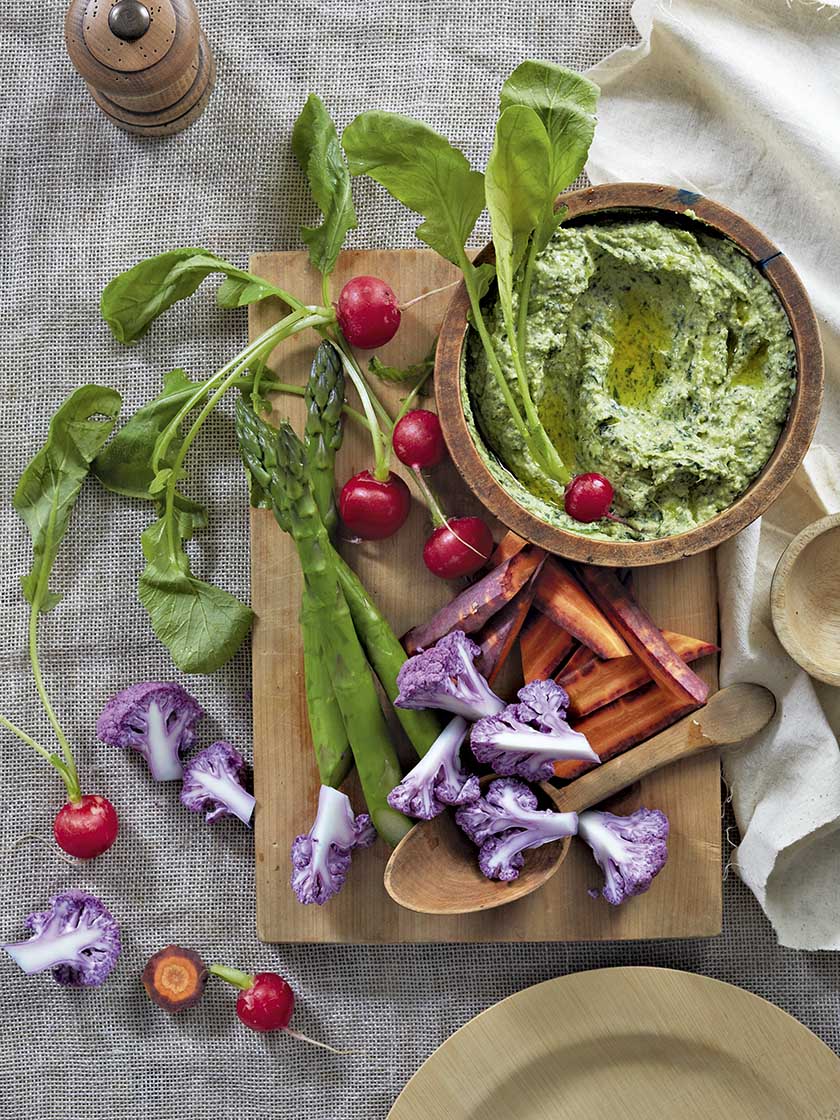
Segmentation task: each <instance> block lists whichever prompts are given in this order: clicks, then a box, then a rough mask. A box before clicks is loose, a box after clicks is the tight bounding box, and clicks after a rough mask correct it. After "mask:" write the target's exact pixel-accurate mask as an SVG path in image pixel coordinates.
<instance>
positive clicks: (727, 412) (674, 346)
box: [463, 219, 796, 540]
mask: <svg viewBox="0 0 840 1120" xmlns="http://www.w3.org/2000/svg"><path fill="white" fill-rule="evenodd" d="M485 317H486V321H487V325H488V329H489V330H490V333H491V335H492V338H493V343H494V345H495V347H496V349H497V352H498V353H499V355H500V357H501V358H502V367H503V369H504V371H505V376H506V378H507V380H508V383H509V384H510V386H511V389H512V392H513V394H514V397H515V398H516V400H517V402H519V401H520V397H519V394H518V392H517V388H516V375H515V373H514V370H513V365H512V363H511V361H510V352H509V348H508V344H507V336H506V334H505V331H504V325H503V322H502V314H501V309H500V308H499V306H498V304H497V303H494V300H493V296H492V293H491V295H490V297H488V299H487V300H485ZM526 370H527V376H528V379H529V382H530V387H531V394H532V397H533V400H534V403H535V405H536V406H537V409H538V411H539V415H540V419H541V420H542V423H543V425H544V427H545V429H546V431H547V433H548V435H549V437H550V438H551V440H552V442H553V443H554V445H555V447H556V448H557V450H558V452H559V453H560V456H561V457H562V459H563V461H564V463H565V464H566V466H568V467H569V469H570V471H571V472H572V473H573V474H581V473H583V472H585V471H597V472H598V473H599V474H602V475H605V476H606V477H607V478H608V479H609V480H610V482H612V484H613V486H614V487H615V501H614V507H613V508H614V511H615V512H616V513H617V514H619V515H620V516H622V517H624V518H626V520H627V521H628V522H629V525H630V527H629V528H628V527H627V526H625V525H622V524H620V523H617V522H613V521H599V522H595V523H593V524H591V525H586V524H582V523H581V522H579V521H575V520H573V519H572V518H570V517H569V516H568V515H567V514H566V513H565V511H564V510H563V488H562V486H560V485H559V484H558V483H556V482H555V481H553V480H552V479H550V478H548V477H547V476H546V475H545V474H543V473H542V472H541V470H540V468H539V467H538V466H537V465H536V463H535V462H534V460H533V459H532V457H531V455H530V454H529V452H528V450H527V448H526V447H525V445H524V443H523V441H522V438H521V436H520V435H519V433H518V431H517V429H516V427H515V426H514V424H513V422H512V420H511V418H510V414H509V412H508V410H507V408H506V406H505V403H504V400H503V399H502V394H501V392H500V391H499V388H498V385H497V384H496V381H495V378H494V376H493V373H492V371H491V370H489V369H488V367H487V363H486V359H485V356H484V352H483V350H482V347H481V343H480V341H479V340H478V337H477V335H476V333H475V331H470V336H469V340H468V344H467V347H466V352H465V360H464V382H463V400H464V409H465V412H466V415H467V421H468V423H469V424H470V426H471V428H472V430H473V432H474V433H475V434H476V445H477V447H478V449H479V452H480V454H481V456H482V458H483V459H484V461H485V463H486V464H487V466H488V467H489V469H490V471H491V472H492V474H493V475H494V477H495V478H496V480H497V481H498V482H499V483H500V484H501V485H502V486H503V487H504V488H505V489H506V490H507V491H508V492H509V493H510V495H511V496H512V497H513V498H514V499H516V501H518V502H519V503H520V504H521V505H523V506H525V507H527V508H528V509H529V510H530V511H531V512H532V513H534V514H535V515H536V516H538V517H540V518H542V519H543V520H544V521H547V522H550V523H551V524H553V525H557V526H559V527H561V528H563V529H569V530H572V531H574V532H577V533H585V534H587V535H590V536H593V537H600V538H609V539H618V540H622V539H633V540H638V539H646V540H649V539H653V538H656V537H665V536H671V535H672V534H675V533H682V532H685V531H686V530H688V529H691V528H693V527H694V526H695V525H699V524H701V523H702V522H704V521H708V520H709V518H711V517H713V516H714V515H715V514H716V513H718V512H719V511H721V510H723V509H725V508H726V507H727V506H729V505H731V504H732V502H733V501H734V500H735V499H736V498H737V497H738V496H739V495H740V494H741V493H743V491H744V490H745V489H746V488H747V486H748V485H749V483H750V482H751V481H752V479H753V478H754V477H755V476H756V475H757V474H758V472H759V471H760V470H761V468H762V467H763V466H764V464H765V463H766V462H767V460H768V458H769V457H770V454H771V453H772V451H773V448H774V447H775V445H776V441H777V440H778V437H779V433H780V431H781V428H782V426H783V424H784V421H785V417H786V416H787V412H788V408H789V406H790V400H791V396H792V394H793V390H794V387H795V384H796V359H795V348H794V343H793V338H792V336H791V331H790V324H789V323H788V320H787V316H786V315H785V313H784V311H783V309H782V307H781V304H780V303H779V301H778V299H777V298H776V295H775V293H774V291H773V289H772V288H771V286H770V284H769V283H768V281H767V280H766V278H765V277H764V276H763V275H762V274H761V273H760V272H759V270H758V269H757V268H756V267H754V265H753V264H752V263H751V262H750V261H749V260H748V259H747V257H745V256H744V255H743V253H741V251H740V250H739V249H737V248H736V246H735V245H734V244H733V243H732V242H731V241H728V240H727V239H725V238H724V237H721V236H718V235H716V234H714V233H710V232H707V230H706V228H705V227H703V226H702V225H701V224H700V223H698V224H697V227H696V230H691V231H689V230H687V229H684V228H680V227H678V226H672V225H666V224H663V223H661V222H657V221H646V220H641V219H639V220H634V219H627V220H623V221H604V222H590V223H588V224H583V225H576V226H569V227H561V228H560V229H558V231H557V233H556V234H555V235H554V237H553V239H552V241H551V242H550V244H549V245H548V246H547V248H546V249H545V250H544V251H543V252H542V253H541V254H540V256H539V258H538V260H537V264H536V268H535V270H534V277H533V284H532V288H531V299H530V304H529V311H528V334H527V344H526Z"/></svg>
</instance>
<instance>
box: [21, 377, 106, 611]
mask: <svg viewBox="0 0 840 1120" xmlns="http://www.w3.org/2000/svg"><path fill="white" fill-rule="evenodd" d="M121 405H122V398H121V397H120V395H119V393H117V392H115V390H113V389H106V388H103V387H102V386H100V385H82V386H81V388H79V389H76V391H75V392H74V393H72V394H71V395H70V396H69V397H68V398H67V400H66V401H65V402H64V404H63V405H61V407H60V408H59V409H58V411H57V412H56V413H55V415H54V416H53V418H52V420H51V421H50V429H49V434H48V435H47V440H46V443H45V444H44V446H43V447H42V448H41V450H40V451H39V452H38V453H37V455H35V457H34V458H33V459H32V460H30V462H29V463H28V465H27V466H26V469H25V470H24V472H23V474H22V475H21V477H20V481H19V482H18V484H17V489H16V490H15V496H14V499H13V502H14V507H15V509H16V510H17V512H18V513H19V514H20V516H21V517H22V518H23V520H24V522H25V523H26V527H27V529H28V530H29V532H30V533H31V535H32V544H33V553H34V555H33V560H32V567H31V568H30V570H29V573H28V574H27V575H25V576H23V577H22V579H21V581H20V582H21V588H22V589H23V594H24V596H25V597H26V600H27V602H29V603H30V604H31V605H32V607H33V609H34V610H35V611H48V610H50V609H51V608H52V607H54V606H55V604H56V603H57V602H58V601H59V600H60V598H61V596H60V595H58V594H56V593H55V592H53V591H50V589H49V578H50V572H51V571H52V566H53V564H54V562H55V558H56V555H57V553H58V546H59V545H60V544H61V541H62V538H63V537H64V534H65V533H66V532H67V526H68V524H69V522H70V515H71V513H72V512H73V506H74V505H75V503H76V499H77V498H78V496H79V491H80V490H81V488H82V483H83V482H84V480H85V478H86V477H87V474H88V471H89V470H90V464H91V461H92V459H93V458H94V456H95V455H96V453H97V452H98V451H99V449H100V448H101V447H102V445H103V444H104V443H105V441H106V440H107V438H108V436H109V435H110V434H111V431H112V429H113V427H114V423H115V421H116V418H117V416H118V415H119V411H120V406H121Z"/></svg>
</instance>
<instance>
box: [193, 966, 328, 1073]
mask: <svg viewBox="0 0 840 1120" xmlns="http://www.w3.org/2000/svg"><path fill="white" fill-rule="evenodd" d="M207 971H208V972H209V973H210V974H211V975H212V976H218V977H219V979H220V980H226V981H227V982H228V984H234V985H235V986H236V987H237V988H239V995H238V996H237V997H236V1014H237V1015H238V1017H239V1019H240V1021H241V1022H243V1023H244V1024H245V1026H246V1027H248V1029H249V1030H252V1031H259V1032H260V1033H261V1034H264V1033H266V1032H268V1031H284V1032H285V1033H286V1034H289V1035H291V1036H292V1038H299V1039H300V1041H301V1042H308V1043H309V1044H310V1045H311V1046H320V1048H321V1049H322V1050H329V1051H330V1052H331V1053H332V1054H341V1053H344V1051H342V1050H336V1049H335V1047H334V1046H328V1045H327V1043H326V1042H318V1040H317V1039H315V1038H309V1037H307V1035H305V1034H300V1033H299V1032H298V1031H293V1030H291V1029H290V1028H289V1021H290V1020H291V1018H292V1012H293V1011H294V1009H295V995H294V992H293V991H292V989H291V988H290V987H289V985H288V984H287V983H286V981H285V980H284V979H283V977H282V976H278V975H277V973H276V972H258V973H257V974H256V975H255V976H251V975H250V974H249V973H247V972H241V971H240V970H239V969H238V968H228V966H227V965H224V964H211V965H210V967H209V968H208V969H207Z"/></svg>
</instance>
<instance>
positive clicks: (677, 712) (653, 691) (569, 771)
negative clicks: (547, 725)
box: [554, 681, 703, 781]
mask: <svg viewBox="0 0 840 1120" xmlns="http://www.w3.org/2000/svg"><path fill="white" fill-rule="evenodd" d="M702 706H703V705H702V704H698V703H696V702H693V701H689V700H680V699H678V698H677V697H676V696H674V695H673V693H671V692H669V691H668V690H667V689H665V688H662V687H661V686H660V685H658V684H656V682H655V681H651V683H650V684H648V685H645V687H644V688H640V689H638V690H637V691H636V692H632V693H630V695H629V696H622V697H621V699H620V700H614V701H613V702H612V704H607V705H606V706H605V707H603V708H598V710H597V711H595V712H593V713H592V714H591V715H588V716H584V717H583V719H577V720H572V721H571V723H572V727H574V729H575V731H580V732H581V733H582V734H583V735H585V736H586V738H587V739H588V740H589V744H590V746H591V747H592V749H593V750H594V751H595V753H596V754H597V755H598V757H599V758H600V759H601V761H602V762H606V761H607V759H609V758H614V757H615V756H616V755H618V754H623V753H624V751H626V750H629V749H630V748H631V747H635V746H636V744H637V743H641V742H643V741H644V740H645V739H649V738H650V737H651V735H655V734H656V733H657V732H658V731H664V729H665V728H666V727H670V726H671V724H672V723H676V722H677V720H678V719H682V717H683V716H686V715H688V713H689V712H694V711H696V710H697V709H698V708H702ZM593 765H595V764H594V763H592V762H583V761H581V762H578V761H568V762H556V763H555V764H554V773H555V776H556V777H558V778H564V779H567V780H569V781H571V780H572V779H573V778H577V777H579V776H580V775H581V774H584V773H585V772H586V771H587V770H591V769H592V767H593Z"/></svg>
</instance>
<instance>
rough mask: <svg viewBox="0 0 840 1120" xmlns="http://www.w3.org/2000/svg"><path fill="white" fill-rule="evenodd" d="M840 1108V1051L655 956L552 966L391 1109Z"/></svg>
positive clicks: (711, 1114) (560, 1119)
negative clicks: (576, 969) (556, 972)
mask: <svg viewBox="0 0 840 1120" xmlns="http://www.w3.org/2000/svg"><path fill="white" fill-rule="evenodd" d="M624 1117H626V1118H628V1120H629V1118H631V1117H632V1120H713V1118H714V1120H717V1118H718V1117H726V1118H727V1120H729V1118H732V1120H735V1118H736V1117H737V1120H840V1059H838V1058H837V1057H836V1055H835V1054H833V1053H832V1051H831V1050H829V1048H828V1047H827V1046H825V1045H824V1044H823V1043H822V1042H820V1040H819V1039H818V1038H817V1037H816V1036H815V1035H813V1034H811V1032H810V1031H809V1030H807V1029H806V1028H805V1027H803V1026H802V1024H801V1023H798V1022H797V1021H796V1020H795V1019H793V1018H791V1016H790V1015H787V1014H786V1013H785V1012H784V1011H780V1010H779V1008H777V1007H774V1006H773V1005H772V1004H770V1003H767V1002H766V1001H765V1000H763V999H760V998H759V997H758V996H754V995H751V994H750V993H749V992H745V991H742V990H741V989H740V988H734V987H732V986H731V985H730V984H723V983H721V982H720V981H719V980H710V979H709V978H707V977H705V976H695V975H692V974H690V973H686V972H672V971H670V970H668V969H661V968H605V969H599V970H597V971H594V972H581V973H577V974H575V975H573V976H564V977H561V978H559V979H557V980H549V981H548V982H547V983H545V984H538V985H537V986H536V987H534V988H527V989H526V990H525V991H523V992H519V993H517V995H514V996H511V997H510V998H509V999H506V1000H503V1001H502V1002H501V1003H499V1004H497V1005H496V1006H495V1007H492V1008H490V1010H489V1011H485V1012H484V1014H482V1015H479V1016H478V1018H476V1019H473V1020H472V1022H470V1023H467V1025H466V1026H465V1027H462V1028H461V1030H459V1031H457V1032H456V1033H455V1034H454V1035H453V1036H452V1037H451V1038H450V1039H449V1040H448V1041H447V1042H445V1043H444V1044H443V1046H441V1047H440V1049H439V1050H437V1051H435V1053H434V1054H432V1056H431V1057H430V1058H429V1059H428V1061H427V1062H426V1063H425V1064H424V1065H423V1066H421V1068H420V1070H419V1071H418V1072H417V1073H416V1074H415V1075H414V1077H413V1078H412V1079H411V1081H409V1083H408V1085H407V1086H406V1087H405V1089H404V1090H403V1091H402V1093H401V1094H400V1096H399V1097H398V1099H397V1101H396V1103H395V1104H394V1107H393V1108H392V1110H391V1112H390V1113H389V1114H388V1120H620V1118H624Z"/></svg>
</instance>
